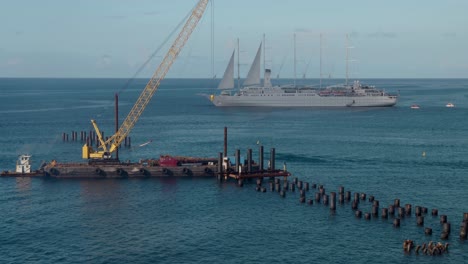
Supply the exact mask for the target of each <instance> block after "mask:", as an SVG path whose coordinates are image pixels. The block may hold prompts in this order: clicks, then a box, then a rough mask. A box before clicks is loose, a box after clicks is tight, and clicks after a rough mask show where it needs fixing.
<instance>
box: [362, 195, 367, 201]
mask: <svg viewBox="0 0 468 264" xmlns="http://www.w3.org/2000/svg"><path fill="white" fill-rule="evenodd" d="M361 200H363V201H365V200H366V194H365V193H361Z"/></svg>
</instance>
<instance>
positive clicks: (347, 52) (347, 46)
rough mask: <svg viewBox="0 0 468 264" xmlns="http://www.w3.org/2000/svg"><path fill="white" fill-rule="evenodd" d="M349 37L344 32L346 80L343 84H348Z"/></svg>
mask: <svg viewBox="0 0 468 264" xmlns="http://www.w3.org/2000/svg"><path fill="white" fill-rule="evenodd" d="M348 42H349V38H348V34H346V82H345V85H346V86H348V63H349V43H348Z"/></svg>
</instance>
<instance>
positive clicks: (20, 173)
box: [0, 154, 44, 177]
mask: <svg viewBox="0 0 468 264" xmlns="http://www.w3.org/2000/svg"><path fill="white" fill-rule="evenodd" d="M30 159H31V156H30V155H26V154H23V155H20V156H19V157H18V160H17V161H16V170H15V171H2V173H1V174H0V176H2V177H33V176H43V175H44V172H43V171H42V170H35V171H31V164H30V163H29V161H30Z"/></svg>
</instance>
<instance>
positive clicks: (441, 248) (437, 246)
mask: <svg viewBox="0 0 468 264" xmlns="http://www.w3.org/2000/svg"><path fill="white" fill-rule="evenodd" d="M449 245H450V244H449V243H445V244H442V243H441V242H437V243H434V242H432V241H430V242H429V243H428V244H426V243H423V244H421V245H415V243H414V242H413V240H409V239H407V240H405V241H404V242H403V250H404V251H405V252H407V253H411V252H412V250H413V249H414V253H416V254H419V253H422V254H424V255H430V256H438V255H442V254H444V253H448V248H449Z"/></svg>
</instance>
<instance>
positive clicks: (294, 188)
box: [290, 183, 296, 192]
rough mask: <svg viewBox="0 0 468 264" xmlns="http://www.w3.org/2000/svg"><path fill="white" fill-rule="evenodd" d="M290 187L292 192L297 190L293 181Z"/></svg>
mask: <svg viewBox="0 0 468 264" xmlns="http://www.w3.org/2000/svg"><path fill="white" fill-rule="evenodd" d="M290 189H291V192H295V191H296V184H294V183H291V184H290Z"/></svg>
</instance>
